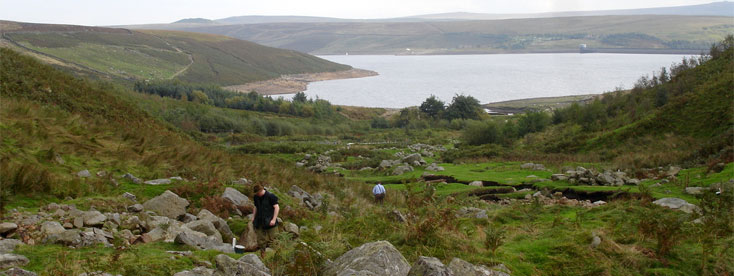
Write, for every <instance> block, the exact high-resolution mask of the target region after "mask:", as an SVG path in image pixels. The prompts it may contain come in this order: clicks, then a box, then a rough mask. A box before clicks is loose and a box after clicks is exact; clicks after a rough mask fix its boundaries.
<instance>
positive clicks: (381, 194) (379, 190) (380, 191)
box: [372, 182, 385, 204]
mask: <svg viewBox="0 0 734 276" xmlns="http://www.w3.org/2000/svg"><path fill="white" fill-rule="evenodd" d="M372 194H373V195H375V202H376V203H379V204H382V201H383V200H384V199H385V187H384V186H382V183H380V182H377V185H375V187H374V188H372Z"/></svg>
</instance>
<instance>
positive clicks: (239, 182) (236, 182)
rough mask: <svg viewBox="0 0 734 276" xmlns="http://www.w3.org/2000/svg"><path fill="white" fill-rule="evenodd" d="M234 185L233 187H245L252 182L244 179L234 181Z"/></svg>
mask: <svg viewBox="0 0 734 276" xmlns="http://www.w3.org/2000/svg"><path fill="white" fill-rule="evenodd" d="M232 184H233V185H242V186H244V185H247V184H250V181H249V180H247V178H244V177H242V178H240V179H236V180H233V181H232Z"/></svg>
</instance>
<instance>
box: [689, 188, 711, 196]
mask: <svg viewBox="0 0 734 276" xmlns="http://www.w3.org/2000/svg"><path fill="white" fill-rule="evenodd" d="M706 190H708V188H704V187H686V194H689V195H700V194H702V193H703V192H704V191H706Z"/></svg>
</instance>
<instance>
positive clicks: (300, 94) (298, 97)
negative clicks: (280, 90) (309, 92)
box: [293, 92, 308, 103]
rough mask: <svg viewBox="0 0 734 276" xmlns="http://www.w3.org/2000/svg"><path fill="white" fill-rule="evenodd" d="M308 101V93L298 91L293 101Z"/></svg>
mask: <svg viewBox="0 0 734 276" xmlns="http://www.w3.org/2000/svg"><path fill="white" fill-rule="evenodd" d="M306 101H308V98H307V97H306V93H303V92H298V93H296V95H294V96H293V102H294V103H305V102H306Z"/></svg>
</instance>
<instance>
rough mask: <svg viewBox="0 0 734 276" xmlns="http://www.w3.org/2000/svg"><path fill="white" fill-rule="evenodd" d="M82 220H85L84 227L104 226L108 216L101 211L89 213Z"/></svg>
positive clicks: (85, 213)
mask: <svg viewBox="0 0 734 276" xmlns="http://www.w3.org/2000/svg"><path fill="white" fill-rule="evenodd" d="M82 219H84V226H102V225H103V224H104V222H105V220H107V216H105V215H103V214H102V213H100V212H99V211H87V212H84V215H82Z"/></svg>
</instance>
